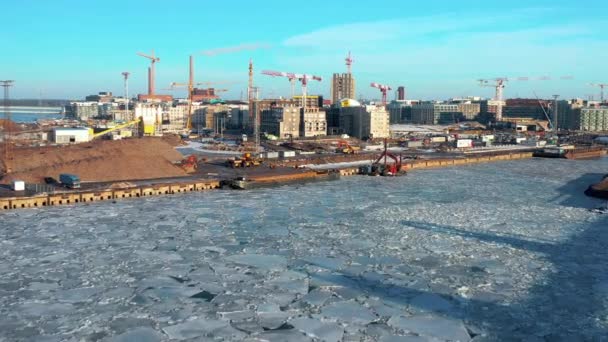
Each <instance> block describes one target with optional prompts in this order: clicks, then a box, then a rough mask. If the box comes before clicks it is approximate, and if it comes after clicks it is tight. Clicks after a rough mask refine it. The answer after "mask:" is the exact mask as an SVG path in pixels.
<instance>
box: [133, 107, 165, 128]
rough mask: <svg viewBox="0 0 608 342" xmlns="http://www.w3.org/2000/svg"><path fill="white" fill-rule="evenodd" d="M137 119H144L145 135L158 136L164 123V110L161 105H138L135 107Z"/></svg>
mask: <svg viewBox="0 0 608 342" xmlns="http://www.w3.org/2000/svg"><path fill="white" fill-rule="evenodd" d="M135 117H136V118H142V121H143V123H144V134H145V135H157V134H158V133H159V130H160V125H161V123H162V121H163V108H162V106H161V105H160V104H154V103H138V104H137V105H136V106H135Z"/></svg>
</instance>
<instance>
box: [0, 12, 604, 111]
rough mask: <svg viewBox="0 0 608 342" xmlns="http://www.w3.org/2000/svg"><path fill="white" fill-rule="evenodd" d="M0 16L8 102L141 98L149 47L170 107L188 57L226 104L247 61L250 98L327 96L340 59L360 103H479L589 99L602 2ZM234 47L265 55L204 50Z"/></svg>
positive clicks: (597, 71) (237, 92)
mask: <svg viewBox="0 0 608 342" xmlns="http://www.w3.org/2000/svg"><path fill="white" fill-rule="evenodd" d="M2 11H3V13H4V15H3V25H2V28H1V29H0V41H1V42H2V48H1V49H0V80H4V79H12V80H15V81H16V82H15V86H14V87H13V88H12V89H11V97H13V98H39V97H42V98H65V99H73V100H76V99H82V98H84V96H86V95H89V94H96V93H98V92H99V91H112V92H113V93H115V94H117V95H123V94H124V87H123V79H122V75H121V72H123V71H129V72H130V73H131V77H130V79H129V93H130V94H137V93H145V92H146V91H147V67H148V65H149V61H148V60H147V59H145V58H143V57H140V56H138V55H137V52H145V53H149V52H151V51H152V49H154V51H155V53H156V55H157V56H158V57H159V58H160V62H159V63H157V68H156V74H157V78H156V85H157V93H170V94H174V95H175V96H185V91H183V90H179V91H175V90H174V91H170V90H164V89H168V88H169V84H170V83H171V82H187V79H188V58H189V56H190V55H193V56H195V57H194V59H195V81H196V82H232V83H230V84H228V85H226V86H222V85H218V86H217V87H218V88H222V87H224V88H227V89H229V91H227V92H226V93H224V94H225V95H224V97H225V98H227V99H238V98H240V97H241V94H242V96H243V97H244V98H246V89H247V80H248V73H247V67H248V61H249V58H252V59H253V61H254V68H255V84H256V86H259V87H260V89H261V94H260V95H261V97H276V96H288V95H290V92H291V91H290V86H289V82H288V80H287V79H283V78H272V77H268V76H264V75H261V74H260V72H261V71H262V70H277V71H285V72H294V73H306V74H312V75H318V76H321V77H323V81H321V82H310V83H309V91H308V92H309V94H310V93H314V94H319V93H320V94H322V95H324V96H327V97H329V92H330V84H331V75H332V73H334V72H339V73H343V72H346V66H345V63H344V59H345V57H346V55H347V54H348V52H349V51H351V53H352V56H353V59H354V62H353V66H352V69H353V75H354V77H355V79H356V82H357V90H356V92H357V97H359V96H362V97H363V98H366V99H377V98H379V97H380V92H379V91H378V90H377V89H374V88H371V87H370V86H369V83H370V82H377V83H381V84H387V85H390V86H392V87H393V88H394V89H396V88H397V86H405V87H406V91H407V98H410V99H446V98H451V97H460V96H473V95H475V96H485V97H491V96H493V92H494V90H493V88H490V87H486V88H483V87H480V86H479V83H478V82H477V80H478V79H492V78H497V77H507V78H510V79H511V80H510V81H509V83H508V84H507V86H506V89H505V96H506V97H534V96H536V95H538V96H539V97H550V96H551V95H553V94H560V96H562V97H563V98H575V97H578V98H588V97H589V96H594V98H596V99H597V98H599V92H600V91H599V88H597V87H593V86H591V85H590V84H591V83H608V73H607V64H606V61H607V60H608V1H604V0H584V1H579V2H574V1H571V0H567V1H563V0H552V1H545V0H538V1H531V0H509V1H500V2H499V1H488V0H485V1H475V0H461V1H451V0H450V1H438V0H427V1H409V0H400V1H394V0H383V1H362V0H351V1H343V0H331V1H329V0H322V1H321V0H307V1H304V2H296V1H279V0H258V1H241V0H229V1H209V0H192V1H188V0H173V1H167V0H165V1H156V0H147V1H141V0H121V1H118V0H104V1H81V0H53V1H47V0H20V1H6V2H5V3H3V4H2ZM244 44H262V45H264V46H267V47H265V48H260V49H257V50H243V51H238V52H232V53H225V54H219V55H215V56H206V55H204V54H203V53H202V52H203V51H207V50H213V49H218V48H225V47H232V46H241V45H244ZM543 76H549V77H551V78H552V79H551V80H539V79H538V78H539V77H543ZM564 76H571V77H572V79H570V80H562V79H560V78H561V77H564ZM517 77H530V80H529V81H517V80H516V78H517ZM296 89H297V90H296V91H297V92H299V91H300V87H299V86H298V87H296ZM389 97H394V94H391V95H390V96H389Z"/></svg>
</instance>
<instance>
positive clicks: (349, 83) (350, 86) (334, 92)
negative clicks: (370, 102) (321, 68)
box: [331, 73, 356, 104]
mask: <svg viewBox="0 0 608 342" xmlns="http://www.w3.org/2000/svg"><path fill="white" fill-rule="evenodd" d="M355 85H356V84H355V78H354V77H353V75H352V74H350V73H344V74H338V73H336V74H334V75H333V77H332V79H331V100H332V102H333V103H334V104H335V103H339V102H340V100H342V99H354V98H355V90H356V88H355Z"/></svg>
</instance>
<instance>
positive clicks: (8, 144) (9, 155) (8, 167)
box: [0, 80, 15, 174]
mask: <svg viewBox="0 0 608 342" xmlns="http://www.w3.org/2000/svg"><path fill="white" fill-rule="evenodd" d="M13 83H15V81H13V80H4V81H0V86H1V87H3V88H4V99H3V107H4V122H3V124H4V127H3V128H4V131H3V132H2V134H3V137H2V143H3V145H4V150H3V151H2V152H3V160H4V173H5V174H9V173H11V172H12V171H13V168H12V160H13V141H12V139H13V137H12V130H13V127H12V126H13V122H12V121H11V105H10V103H9V89H10V87H12V86H13Z"/></svg>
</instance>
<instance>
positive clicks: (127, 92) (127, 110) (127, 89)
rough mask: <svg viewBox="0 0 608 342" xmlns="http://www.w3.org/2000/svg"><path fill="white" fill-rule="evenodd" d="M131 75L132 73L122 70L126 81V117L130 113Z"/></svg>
mask: <svg viewBox="0 0 608 342" xmlns="http://www.w3.org/2000/svg"><path fill="white" fill-rule="evenodd" d="M129 75H131V73H130V72H128V71H123V72H122V77H123V79H124V81H125V119H126V117H127V115H128V114H129Z"/></svg>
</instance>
